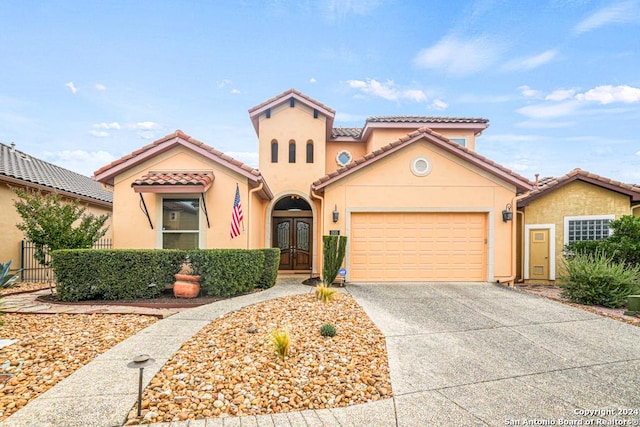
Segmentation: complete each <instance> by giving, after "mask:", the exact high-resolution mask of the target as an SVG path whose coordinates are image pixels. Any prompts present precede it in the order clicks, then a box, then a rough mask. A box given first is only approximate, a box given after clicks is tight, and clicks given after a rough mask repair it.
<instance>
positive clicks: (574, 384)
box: [1, 278, 640, 427]
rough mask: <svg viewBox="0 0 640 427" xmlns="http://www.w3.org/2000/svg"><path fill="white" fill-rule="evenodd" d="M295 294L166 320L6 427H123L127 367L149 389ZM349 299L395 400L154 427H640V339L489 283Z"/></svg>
mask: <svg viewBox="0 0 640 427" xmlns="http://www.w3.org/2000/svg"><path fill="white" fill-rule="evenodd" d="M299 282H300V280H299V279H298V278H294V279H280V280H279V283H278V285H276V287H274V288H272V289H270V290H267V291H265V292H261V293H257V294H251V295H246V296H242V297H238V298H234V299H231V300H224V301H219V302H216V303H213V304H209V305H206V306H202V307H198V308H193V309H190V310H187V311H184V312H181V313H178V314H175V315H173V316H171V317H169V318H167V319H164V320H161V321H159V322H157V323H156V324H154V325H152V326H150V327H148V328H146V329H144V330H143V331H141V332H140V333H138V334H137V335H134V336H132V337H130V338H129V339H127V340H125V341H123V342H122V343H120V344H119V345H117V346H115V347H114V348H112V349H111V350H109V351H107V352H106V353H104V354H102V355H100V356H98V357H97V358H96V359H94V360H93V361H92V362H91V363H89V364H88V365H86V366H84V367H82V368H81V369H79V370H78V371H76V372H75V373H74V374H72V375H71V376H69V377H68V378H66V379H64V380H63V381H61V382H60V383H59V384H58V385H56V386H55V387H53V388H52V389H50V390H49V391H47V392H46V393H44V394H43V395H42V396H40V397H39V398H37V399H35V400H34V401H32V402H30V403H29V404H28V405H27V406H26V407H25V408H23V409H22V410H20V411H18V412H17V413H15V414H14V415H13V416H11V417H10V418H8V419H7V420H5V422H4V423H2V424H1V425H2V426H119V425H121V424H122V423H123V422H124V420H125V418H126V415H127V413H128V412H129V410H131V408H132V407H133V406H134V404H135V402H136V400H137V381H138V376H137V373H136V372H133V371H132V370H131V369H128V368H127V367H126V364H127V362H128V361H130V360H131V359H132V358H133V357H134V356H136V355H138V354H143V353H147V354H150V355H151V356H152V357H153V358H155V359H156V364H155V365H153V366H152V367H149V368H146V369H145V375H144V381H145V384H144V385H145V386H146V384H148V382H149V381H150V380H151V378H152V377H153V376H154V375H155V374H156V373H157V372H158V371H159V370H160V368H161V367H162V365H163V364H164V363H166V362H167V360H169V358H170V357H171V356H172V355H173V354H174V353H175V352H176V351H177V350H178V349H179V348H180V346H181V344H182V343H183V342H184V341H186V340H188V339H189V338H190V337H192V336H193V335H194V334H195V333H197V332H198V331H199V330H200V329H201V328H202V327H203V326H204V325H206V324H208V323H209V322H211V321H212V320H214V319H215V318H217V317H219V316H221V315H223V314H225V313H228V312H229V311H233V310H237V309H239V308H241V307H244V306H247V305H250V304H254V303H257V302H260V301H264V300H266V299H270V298H276V297H280V296H284V295H290V294H296V293H303V292H309V291H310V290H311V289H310V288H309V287H307V286H303V285H300V284H299ZM346 291H347V292H350V293H351V294H352V295H353V296H354V297H355V298H356V300H357V301H358V302H359V303H360V304H361V305H362V306H363V308H364V309H365V311H366V312H367V314H368V315H369V316H370V317H371V318H372V320H373V321H374V322H375V323H376V324H377V325H378V326H379V327H380V329H381V330H382V332H383V333H384V334H385V336H386V339H387V349H388V353H389V367H390V372H391V384H392V389H393V393H394V398H393V399H387V400H383V401H378V402H375V403H369V404H364V405H357V406H352V407H348V408H337V409H326V410H317V411H303V412H291V413H286V414H276V415H264V416H251V417H240V418H238V417H226V418H216V419H207V420H198V421H186V422H177V423H160V424H155V426H181V427H186V426H189V427H193V426H206V427H226V426H258V427H261V426H390V427H391V426H400V427H404V426H445V425H456V426H458V425H462V426H476V425H479V426H482V425H527V424H526V422H527V421H528V422H529V425H541V424H532V423H533V422H535V421H536V420H539V421H547V422H551V421H553V422H555V425H571V424H569V423H568V422H567V423H565V424H560V423H559V421H560V420H575V421H576V424H573V425H580V424H577V422H578V421H582V423H583V425H586V424H585V423H587V422H588V421H591V420H593V425H607V424H604V422H606V421H607V420H616V421H621V420H638V422H640V414H635V415H634V414H633V413H631V414H627V415H625V414H618V412H617V411H618V409H620V410H626V409H631V410H632V411H633V410H634V409H635V410H639V411H640V393H638V384H640V328H637V327H633V326H630V325H626V324H624V323H621V322H616V321H614V320H611V319H606V318H602V317H599V316H596V315H594V314H592V313H588V312H585V311H582V310H579V309H576V308H573V307H568V306H565V305H562V304H559V303H557V302H553V301H549V300H546V299H543V298H540V297H536V296H532V295H527V294H524V293H520V292H517V291H514V290H511V289H505V288H502V287H499V286H496V285H492V284H485V283H478V284H473V283H465V284H455V283H448V284H445V283H439V284H425V283H422V284H388V285H381V284H361V285H348V286H347V288H346ZM589 411H591V412H589ZM611 411H613V412H611ZM599 422H600V423H599ZM629 422H632V421H629ZM542 425H544V424H542ZM547 425H549V424H547ZM611 425H613V424H611ZM616 425H621V424H616ZM627 425H632V424H627Z"/></svg>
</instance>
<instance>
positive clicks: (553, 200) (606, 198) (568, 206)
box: [518, 181, 631, 277]
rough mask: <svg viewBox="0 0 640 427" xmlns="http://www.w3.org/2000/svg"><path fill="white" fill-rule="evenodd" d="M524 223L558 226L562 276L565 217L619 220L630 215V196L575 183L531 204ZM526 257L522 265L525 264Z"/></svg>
mask: <svg viewBox="0 0 640 427" xmlns="http://www.w3.org/2000/svg"><path fill="white" fill-rule="evenodd" d="M523 211H524V224H525V225H538V224H553V225H555V235H556V240H555V254H556V256H555V263H556V264H555V265H556V277H558V275H559V274H560V273H562V265H563V261H562V260H563V255H562V251H563V248H564V232H565V230H564V218H565V217H566V216H593V215H614V216H615V217H616V218H620V217H621V216H623V215H630V214H631V203H630V201H629V196H625V195H623V194H620V193H616V192H614V191H611V190H607V189H605V188H602V187H599V186H597V185H593V184H589V183H586V182H583V181H573V182H571V183H569V184H567V185H565V186H563V187H560V188H558V189H557V190H554V191H550V192H549V193H548V194H546V195H544V196H542V197H540V198H538V199H536V200H534V201H532V202H531V203H530V204H529V205H528V206H526V207H525V208H524V209H523ZM523 257H524V255H523V254H522V255H521V257H520V258H519V262H518V263H519V264H520V265H521V266H522V265H523V263H524V260H523Z"/></svg>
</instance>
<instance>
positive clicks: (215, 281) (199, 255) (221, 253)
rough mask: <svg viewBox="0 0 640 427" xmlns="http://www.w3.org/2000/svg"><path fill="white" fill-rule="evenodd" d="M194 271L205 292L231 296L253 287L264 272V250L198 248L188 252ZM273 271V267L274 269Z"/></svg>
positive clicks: (259, 280) (257, 283)
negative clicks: (198, 276)
mask: <svg viewBox="0 0 640 427" xmlns="http://www.w3.org/2000/svg"><path fill="white" fill-rule="evenodd" d="M189 262H190V264H191V268H192V270H193V272H194V274H199V275H200V276H201V277H200V287H201V289H202V290H203V291H204V292H205V293H206V294H207V295H212V296H220V297H231V296H234V295H238V294H243V293H247V292H249V291H251V290H253V289H255V288H256V287H257V286H258V285H259V284H260V283H261V278H262V277H263V274H264V272H265V251H264V250H244V249H202V250H195V251H190V252H189ZM276 274H277V271H276Z"/></svg>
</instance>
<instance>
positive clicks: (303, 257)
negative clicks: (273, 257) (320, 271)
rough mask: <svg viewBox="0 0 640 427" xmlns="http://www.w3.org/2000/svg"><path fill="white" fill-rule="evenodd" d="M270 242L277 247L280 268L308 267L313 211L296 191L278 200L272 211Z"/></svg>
mask: <svg viewBox="0 0 640 427" xmlns="http://www.w3.org/2000/svg"><path fill="white" fill-rule="evenodd" d="M272 224H273V228H272V233H271V236H272V244H271V246H272V247H274V248H279V249H280V267H279V269H280V270H307V271H308V270H311V268H312V263H313V212H312V210H311V206H310V205H309V203H307V201H306V200H304V199H303V198H301V197H300V196H299V195H295V194H292V195H287V196H285V197H282V198H281V199H280V200H278V201H277V202H276V203H275V205H274V206H273V211H272Z"/></svg>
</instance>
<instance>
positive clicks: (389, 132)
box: [366, 126, 475, 153]
mask: <svg viewBox="0 0 640 427" xmlns="http://www.w3.org/2000/svg"><path fill="white" fill-rule="evenodd" d="M415 130H416V127H415V126H414V127H406V128H391V129H373V131H372V132H371V135H369V138H368V139H367V141H366V152H367V153H371V152H372V151H375V150H377V149H378V148H380V147H382V146H384V145H387V144H388V143H390V142H392V141H395V140H396V139H400V138H401V137H403V136H406V135H407V134H408V133H411V132H413V131H415ZM434 131H435V132H438V133H440V134H442V135H444V136H446V137H447V138H465V139H466V147H467V148H468V149H470V150H475V134H474V132H473V131H472V130H468V129H434Z"/></svg>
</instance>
